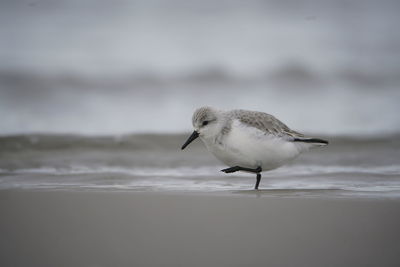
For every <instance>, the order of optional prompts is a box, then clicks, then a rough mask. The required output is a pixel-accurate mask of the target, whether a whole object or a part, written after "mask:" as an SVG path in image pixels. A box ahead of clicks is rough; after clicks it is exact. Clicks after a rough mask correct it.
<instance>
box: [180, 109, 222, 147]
mask: <svg viewBox="0 0 400 267" xmlns="http://www.w3.org/2000/svg"><path fill="white" fill-rule="evenodd" d="M221 114H222V112H221V111H219V110H216V109H214V108H211V107H201V108H199V109H197V110H196V111H195V112H194V113H193V117H192V124H193V128H194V132H193V133H192V135H191V136H190V137H189V138H188V139H187V141H186V142H185V144H184V145H183V146H182V149H184V148H185V147H187V146H188V145H189V144H190V143H191V142H192V141H193V140H195V139H196V138H197V137H199V136H200V137H201V138H204V139H207V138H210V137H213V136H216V135H217V134H218V133H219V132H220V130H221V128H222V127H221V125H222V123H221V121H222V115H221Z"/></svg>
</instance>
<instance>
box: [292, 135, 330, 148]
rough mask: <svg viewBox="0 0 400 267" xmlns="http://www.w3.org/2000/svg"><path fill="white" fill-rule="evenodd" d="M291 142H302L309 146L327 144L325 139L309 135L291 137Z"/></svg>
mask: <svg viewBox="0 0 400 267" xmlns="http://www.w3.org/2000/svg"><path fill="white" fill-rule="evenodd" d="M293 142H299V143H302V144H304V145H306V146H309V147H310V148H313V147H318V146H326V145H327V144H329V142H328V141H326V140H323V139H319V138H310V137H296V138H295V139H293Z"/></svg>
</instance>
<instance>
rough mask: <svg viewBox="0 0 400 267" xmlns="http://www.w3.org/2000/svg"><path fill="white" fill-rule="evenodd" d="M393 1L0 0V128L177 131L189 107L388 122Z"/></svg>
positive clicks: (298, 120)
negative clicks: (237, 109)
mask: <svg viewBox="0 0 400 267" xmlns="http://www.w3.org/2000/svg"><path fill="white" fill-rule="evenodd" d="M399 3H400V2H399V1H390V0H384V1H376V0H347V1H336V0H335V1H334V0H329V1H319V0H300V1H260V0H249V1H238V0H233V1H232V0H231V1H209V0H205V1H187V0H186V1H183V0H169V1H162V0H133V1H121V0H116V1H105V0H87V1H79V0H56V1H47V0H38V1H27V0H16V1H1V2H0V25H2V26H1V27H0V39H1V42H0V59H1V60H0V122H1V127H0V134H2V135H7V134H21V133H59V134H63V133H75V134H87V135H114V134H130V133H147V132H157V133H165V132H167V133H181V132H183V131H189V130H190V128H191V125H190V117H191V114H192V112H193V111H194V109H195V108H197V107H199V106H202V105H212V106H216V107H219V108H222V109H233V108H243V109H251V110H260V111H264V112H267V113H271V114H273V115H275V116H277V117H278V118H279V119H281V120H282V121H284V122H285V123H287V124H288V125H289V126H290V127H292V128H294V129H297V130H299V131H304V132H312V133H316V134H325V135H364V136H365V135H376V136H382V135H388V134H396V133H399V132H400V116H399V115H398V114H399V111H400V108H399V102H400V90H399V86H400V56H399V55H400V34H399V31H398V25H399V22H400V19H399V16H398V14H399V11H400V4H399Z"/></svg>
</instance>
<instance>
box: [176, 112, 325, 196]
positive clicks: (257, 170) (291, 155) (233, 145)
mask: <svg viewBox="0 0 400 267" xmlns="http://www.w3.org/2000/svg"><path fill="white" fill-rule="evenodd" d="M192 124H193V128H194V131H193V133H192V134H191V135H190V136H189V138H188V139H187V140H186V142H185V143H184V144H183V145H182V147H181V149H182V150H183V149H185V148H186V147H187V146H188V145H189V144H190V143H191V142H193V141H194V140H195V139H197V138H198V137H199V138H200V139H201V140H202V141H203V143H204V145H205V146H206V148H207V150H208V151H209V152H211V154H213V155H214V156H215V157H216V158H217V159H219V160H220V161H221V162H223V163H224V164H226V165H227V166H228V168H226V169H223V170H221V171H222V172H224V173H234V172H237V171H243V172H248V173H254V174H256V184H255V186H254V189H255V190H258V187H259V184H260V181H261V172H264V171H269V170H273V169H276V168H279V167H281V166H282V165H285V164H286V163H289V162H291V161H292V160H294V159H295V158H296V157H297V156H298V155H300V154H301V153H302V152H305V151H308V150H309V149H310V148H314V147H320V146H326V145H328V143H329V142H328V141H327V140H323V139H320V138H314V137H308V136H305V135H304V134H301V133H299V132H296V131H294V130H291V129H290V128H289V127H288V126H287V125H286V124H284V123H283V122H281V121H280V120H278V119H277V118H275V117H274V116H273V115H270V114H267V113H264V112H259V111H250V110H243V109H235V110H228V111H225V110H220V109H217V108H213V107H209V106H205V107H200V108H198V109H197V110H195V112H194V113H193V116H192Z"/></svg>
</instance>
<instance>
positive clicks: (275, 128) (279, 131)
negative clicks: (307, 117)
mask: <svg viewBox="0 0 400 267" xmlns="http://www.w3.org/2000/svg"><path fill="white" fill-rule="evenodd" d="M234 117H235V118H236V119H238V120H239V121H240V122H241V123H243V124H246V125H248V126H251V127H254V128H257V129H259V130H261V131H263V132H264V133H265V134H268V135H273V136H277V137H283V138H286V139H288V140H295V139H296V138H304V137H305V136H304V135H303V134H301V133H298V132H296V131H293V130H291V129H290V128H289V127H288V126H287V125H286V124H284V123H283V122H281V121H280V120H278V119H277V118H275V117H274V116H272V115H270V114H267V113H264V112H258V111H248V110H235V111H234Z"/></svg>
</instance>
